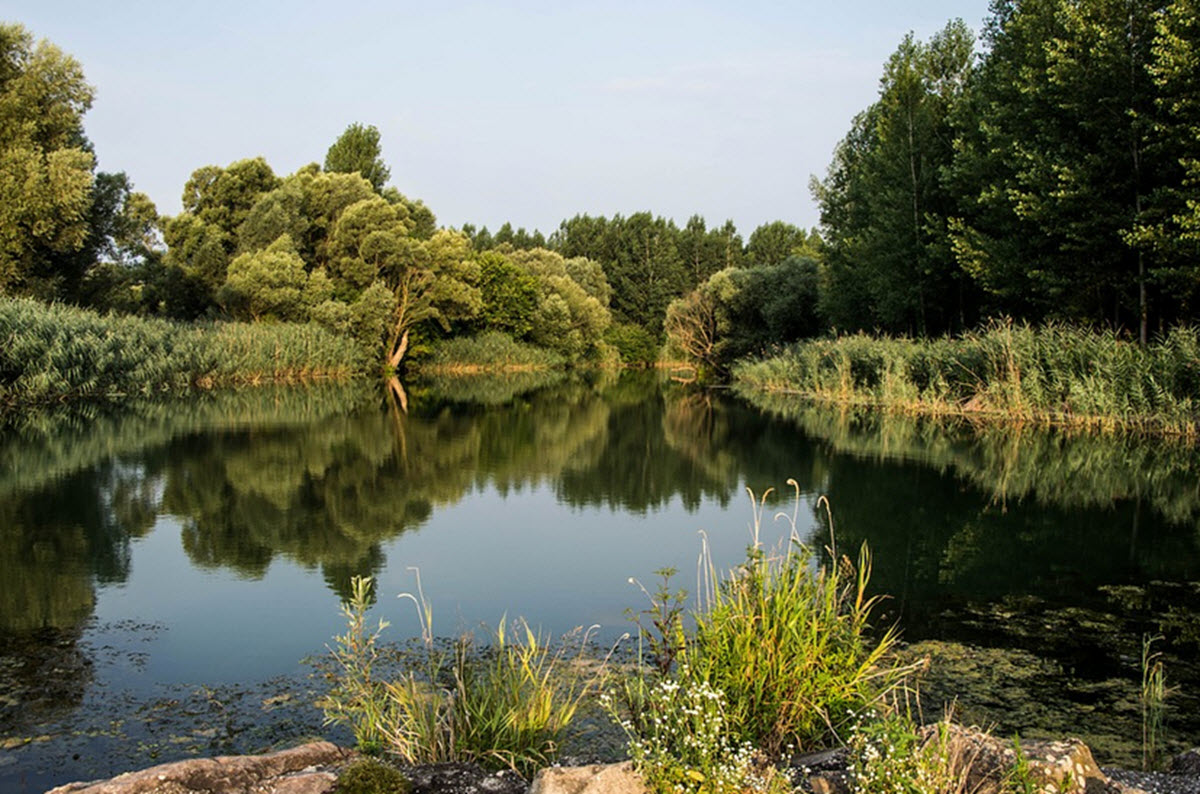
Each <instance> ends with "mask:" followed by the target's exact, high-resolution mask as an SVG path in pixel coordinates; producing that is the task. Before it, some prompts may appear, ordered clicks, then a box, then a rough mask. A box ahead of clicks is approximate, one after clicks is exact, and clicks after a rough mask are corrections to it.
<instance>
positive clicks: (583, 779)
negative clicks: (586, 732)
mask: <svg viewBox="0 0 1200 794" xmlns="http://www.w3.org/2000/svg"><path fill="white" fill-rule="evenodd" d="M529 794H646V784H645V782H644V781H643V780H642V776H641V775H639V774H638V773H637V772H635V771H634V769H633V764H631V763H629V762H628V761H626V762H625V763H623V764H597V765H595V766H575V767H550V768H548V769H543V770H542V771H541V772H538V773H537V777H535V778H534V779H533V786H532V787H531V788H530V789H529Z"/></svg>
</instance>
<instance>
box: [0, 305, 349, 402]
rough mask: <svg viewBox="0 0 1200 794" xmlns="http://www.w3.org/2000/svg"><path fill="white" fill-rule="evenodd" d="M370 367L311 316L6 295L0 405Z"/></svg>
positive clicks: (320, 375) (330, 375)
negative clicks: (166, 310)
mask: <svg viewBox="0 0 1200 794" xmlns="http://www.w3.org/2000/svg"><path fill="white" fill-rule="evenodd" d="M364 364H365V362H364V360H363V353H362V351H361V350H360V349H359V348H358V346H357V345H356V344H355V343H354V342H353V341H352V340H351V339H349V338H348V337H342V336H338V335H335V334H333V333H331V332H329V331H326V330H325V329H324V328H321V327H320V326H317V325H315V324H311V323H307V324H297V323H280V324H268V323H254V324H250V323H199V324H184V323H174V322H170V321H167V320H159V319H150V318H143V317H129V316H118V315H111V314H110V315H101V314H97V313H96V312H93V311H88V310H85V309H78V308H75V307H71V306H65V305H62V304H54V305H45V304H43V303H40V302H38V301H34V300H29V299H22V298H16V299H5V300H0V409H6V408H7V409H11V408H16V407H23V406H31V405H40V404H47V403H53V402H66V401H70V400H77V399H85V398H91V399H96V398H99V399H118V398H124V397H128V396H130V395H147V394H154V393H161V392H172V391H186V390H189V389H211V388H215V387H221V386H238V385H257V384H262V383H284V382H300V381H309V380H320V379H349V378H351V377H353V376H355V375H356V374H357V373H359V372H362V371H363V370H364Z"/></svg>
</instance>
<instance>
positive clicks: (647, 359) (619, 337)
mask: <svg viewBox="0 0 1200 794" xmlns="http://www.w3.org/2000/svg"><path fill="white" fill-rule="evenodd" d="M604 341H605V342H607V343H608V344H610V345H612V346H613V347H615V348H616V349H617V352H618V353H620V354H621V362H622V363H623V364H625V365H626V366H630V367H638V366H642V367H646V366H652V365H653V364H654V363H655V362H657V361H658V351H659V345H658V341H657V340H656V339H655V338H654V335H653V334H651V333H650V332H649V331H647V330H646V329H645V328H642V327H641V326H638V325H631V324H629V323H613V324H612V325H610V326H609V327H608V329H607V330H606V331H605V332H604Z"/></svg>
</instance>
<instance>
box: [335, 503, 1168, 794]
mask: <svg viewBox="0 0 1200 794" xmlns="http://www.w3.org/2000/svg"><path fill="white" fill-rule="evenodd" d="M752 497H753V495H752ZM767 497H768V494H764V496H763V498H762V500H760V501H758V502H756V504H755V522H754V535H755V538H754V541H753V542H752V544H751V545H750V546H749V548H748V551H747V556H746V559H745V560H744V561H743V562H742V564H740V565H739V566H737V567H735V568H734V569H733V570H731V571H729V572H728V573H725V574H718V572H717V571H716V569H715V568H714V567H713V565H712V562H711V559H708V560H707V562H706V563H705V564H704V565H703V566H702V569H701V580H700V582H699V589H700V592H699V594H698V595H699V597H698V599H697V600H696V602H695V606H694V607H692V608H687V607H686V602H687V595H686V593H684V592H683V591H674V590H672V588H671V583H670V579H671V577H672V575H673V574H674V572H673V571H670V570H663V571H661V572H660V574H661V575H662V582H661V584H660V586H659V587H658V588H657V589H656V591H655V592H654V593H650V592H649V591H645V592H646V594H647V596H648V597H649V599H650V604H649V606H648V608H646V609H645V610H643V611H642V612H640V613H637V615H636V616H635V620H636V622H637V626H638V637H637V654H636V657H634V658H633V659H632V661H631V662H629V663H626V664H617V663H614V662H613V661H612V659H613V655H612V653H611V652H610V653H609V654H608V655H607V656H605V657H604V658H602V659H594V660H593V661H592V662H591V663H590V664H589V663H587V662H586V661H585V660H584V658H583V657H582V656H580V655H578V653H579V649H580V648H581V647H582V646H579V645H571V646H569V647H572V648H575V649H576V650H575V651H572V652H569V653H564V652H563V651H561V650H560V651H559V652H552V651H551V650H550V649H549V648H548V647H547V645H546V644H545V642H544V640H543V639H542V638H540V637H538V636H537V635H536V634H535V633H534V632H533V631H531V630H530V629H529V628H528V626H526V625H525V624H524V623H520V622H518V623H517V624H516V625H517V627H518V629H519V630H518V631H517V632H515V635H514V634H507V633H506V629H505V625H504V623H501V624H500V626H499V628H498V629H497V631H496V632H495V633H494V634H493V637H492V641H491V644H490V645H489V646H487V647H485V648H482V649H481V648H476V647H474V646H473V644H472V643H473V640H474V637H473V636H472V635H467V636H465V637H463V638H460V639H459V640H457V641H456V642H454V643H451V644H449V645H444V646H439V645H438V644H437V643H436V641H435V639H434V636H433V622H432V609H431V608H430V606H429V605H428V604H427V603H426V602H425V600H424V597H423V595H422V594H421V591H420V587H419V581H418V589H417V592H416V593H415V594H405V595H404V596H402V597H407V598H409V599H411V601H412V602H413V603H414V604H415V605H416V606H417V609H418V615H419V617H420V624H421V639H420V646H419V647H418V648H417V649H416V651H415V653H413V654H410V655H407V656H406V657H405V658H404V659H403V660H402V661H401V663H400V670H399V671H398V672H397V671H386V672H385V671H384V670H383V669H382V664H381V661H382V659H383V656H382V654H381V646H380V644H379V640H380V633H381V632H382V631H383V629H384V628H386V625H387V624H386V623H385V622H383V621H381V622H380V623H379V624H378V627H377V628H374V629H372V628H371V627H370V626H369V625H368V622H367V610H368V608H369V606H370V603H371V601H372V597H373V594H372V592H371V587H372V585H371V581H370V580H369V579H356V580H355V581H354V586H353V595H352V597H351V599H350V600H349V601H348V602H347V603H346V604H345V605H344V607H343V609H344V613H345V616H346V618H347V631H346V633H345V634H344V635H342V636H340V637H338V638H337V646H336V648H335V649H334V651H333V655H334V658H335V660H336V663H337V667H338V670H339V675H338V679H337V681H336V683H335V686H334V688H333V690H332V691H331V693H330V695H329V697H328V698H327V699H326V700H325V701H324V703H323V707H324V709H325V714H326V718H327V720H328V721H329V722H331V723H340V724H345V725H347V726H349V727H350V728H351V729H352V730H353V733H354V735H355V738H356V740H357V741H358V743H359V747H360V748H361V749H363V750H366V751H369V752H372V753H379V754H383V755H385V756H391V757H393V758H396V759H398V760H400V761H402V762H404V763H410V764H413V763H417V764H424V763H436V762H442V761H473V762H477V763H480V764H482V765H484V766H487V767H491V768H496V769H500V768H512V769H515V770H517V771H518V772H520V773H521V774H523V775H525V776H526V777H530V776H531V774H532V773H533V772H534V771H536V770H537V769H538V768H540V767H543V766H545V765H547V764H549V763H552V762H553V761H554V760H555V758H556V757H557V754H558V752H559V750H560V749H561V743H562V740H563V739H564V737H565V736H566V735H567V733H568V731H569V730H570V729H571V723H572V720H573V719H574V718H575V717H576V715H577V714H579V713H581V711H582V710H583V709H585V708H587V707H588V704H589V702H592V701H595V702H597V703H598V704H599V705H600V707H601V708H603V709H604V710H605V711H606V712H607V713H608V715H609V716H610V717H611V719H612V720H613V721H614V722H615V723H616V725H617V726H619V727H620V729H621V730H622V731H623V733H624V735H625V737H626V739H627V745H626V750H627V752H628V754H629V757H630V758H631V760H632V761H633V763H634V766H635V768H636V769H637V770H638V771H639V772H640V773H641V775H642V776H643V778H644V779H645V780H646V782H647V784H648V785H649V787H650V789H651V790H652V791H654V792H658V794H669V793H670V794H680V793H682V792H687V793H688V794H739V793H742V794H744V792H764V793H768V794H786V792H790V791H791V790H792V782H791V780H790V779H789V776H788V773H787V771H786V770H785V767H786V765H787V764H788V763H789V762H790V759H791V758H792V757H793V756H794V755H795V754H797V753H807V752H811V751H814V750H819V749H822V748H832V747H846V748H847V750H848V752H849V767H848V768H849V775H850V781H851V783H852V785H853V790H854V791H856V792H863V793H864V794H866V793H867V792H870V793H871V794H878V793H879V792H921V793H922V794H939V793H940V792H946V793H947V794H949V792H964V791H968V790H977V789H976V788H973V786H978V785H979V780H980V779H982V778H984V777H987V779H988V782H989V784H990V786H991V787H990V788H988V790H989V791H998V792H1012V793H1013V794H1016V793H1017V792H1026V791H1032V790H1054V791H1059V790H1066V789H1059V788H1057V787H1054V786H1051V788H1049V789H1047V788H1045V786H1044V784H1045V783H1046V781H1045V780H1042V779H1041V778H1039V777H1038V774H1041V773H1035V772H1034V771H1032V770H1031V767H1030V765H1029V764H1027V763H1026V762H1025V761H1024V759H1023V757H1022V756H1021V754H1020V751H1019V748H1018V750H1017V752H1016V754H1015V758H1016V761H1015V763H1013V764H1012V765H1011V768H1010V769H1009V771H1008V772H1007V773H1001V772H997V771H996V770H995V769H987V770H981V769H979V768H976V767H975V764H976V760H977V758H978V757H979V753H980V752H981V751H980V749H979V748H980V746H981V745H980V741H981V739H980V738H979V737H983V738H985V739H986V738H987V737H986V736H985V735H984V734H982V733H980V732H978V731H976V730H974V729H963V728H960V727H958V726H956V725H954V724H953V723H952V722H951V720H950V718H949V717H948V716H947V717H945V718H944V719H943V720H942V721H939V722H936V723H935V724H933V725H929V726H923V725H921V723H920V720H919V718H918V717H917V716H916V712H914V710H913V706H912V704H911V700H910V696H911V695H912V694H913V690H912V688H911V681H912V676H913V675H914V673H915V672H916V671H917V670H918V669H919V667H920V665H916V666H907V667H906V666H903V665H902V664H901V663H900V662H899V661H898V656H897V654H896V653H895V650H896V647H895V643H896V635H895V634H894V632H893V631H892V630H889V629H885V628H883V627H880V626H875V625H872V621H873V620H874V619H875V612H876V606H877V604H878V599H877V598H875V597H871V596H869V595H868V593H867V590H868V586H869V581H870V570H871V565H870V557H869V554H868V552H867V550H866V547H865V546H864V547H863V548H862V549H861V551H860V553H859V556H858V561H857V563H852V562H851V560H850V559H848V558H847V557H844V556H840V555H839V554H838V553H837V552H836V550H834V549H829V550H828V551H829V552H830V555H831V559H829V560H828V561H826V562H823V563H821V564H817V563H816V561H815V560H814V558H813V553H812V552H811V551H810V550H809V549H808V548H806V547H805V546H803V545H802V544H801V543H800V542H799V539H798V537H797V535H796V533H795V531H794V529H793V532H792V535H791V538H790V541H789V543H788V545H787V546H784V547H781V548H777V549H775V550H766V549H764V548H762V547H761V545H760V544H759V543H758V541H757V536H758V531H759V526H760V523H761V517H762V512H763V509H764V507H765V504H766V502H767ZM798 504H799V491H798V489H797V505H798ZM779 517H780V516H777V518H779ZM783 517H784V518H787V519H790V520H791V522H792V526H793V528H794V527H795V521H796V514H795V513H794V512H793V514H792V515H791V516H783ZM705 557H707V555H705ZM564 647H568V646H564ZM622 658H628V657H622ZM1148 713H1149V712H1148ZM963 737H967V738H966V740H965V741H964V740H963ZM968 781H974V782H972V783H971V785H970V786H969V785H968Z"/></svg>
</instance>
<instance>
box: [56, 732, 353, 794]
mask: <svg viewBox="0 0 1200 794" xmlns="http://www.w3.org/2000/svg"><path fill="white" fill-rule="evenodd" d="M353 755H354V753H352V752H351V751H349V750H343V749H341V748H340V747H337V746H336V745H334V744H331V743H329V742H313V743H311V744H305V745H301V746H300V747H293V748H292V749H290V750H281V751H280V752H277V753H270V754H268V755H244V756H221V757H219V758H193V759H189V760H187V761H177V762H175V763H172V764H161V765H159V766H154V767H150V768H149V769H144V770H142V771H141V772H127V773H125V774H123V775H118V776H117V777H114V778H112V779H111V780H103V781H98V782H92V783H68V784H66V785H65V786H59V787H58V788H56V789H53V790H51V791H50V792H48V794H151V792H153V794H196V793H197V792H212V793H213V794H327V793H328V792H331V791H333V789H334V787H335V785H336V782H337V779H336V777H335V776H334V775H332V774H329V773H327V772H321V771H319V770H318V767H328V766H335V767H336V766H340V765H342V764H344V763H346V761H348V760H349V759H350V758H351V757H352V756H353Z"/></svg>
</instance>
